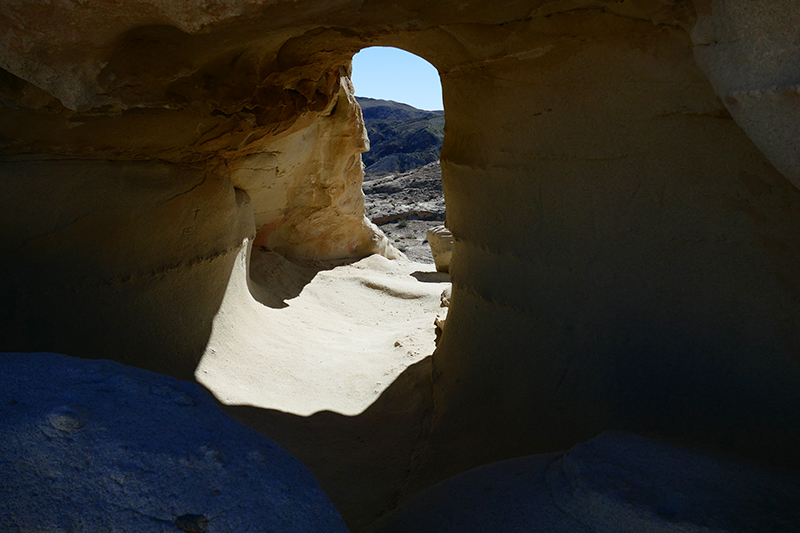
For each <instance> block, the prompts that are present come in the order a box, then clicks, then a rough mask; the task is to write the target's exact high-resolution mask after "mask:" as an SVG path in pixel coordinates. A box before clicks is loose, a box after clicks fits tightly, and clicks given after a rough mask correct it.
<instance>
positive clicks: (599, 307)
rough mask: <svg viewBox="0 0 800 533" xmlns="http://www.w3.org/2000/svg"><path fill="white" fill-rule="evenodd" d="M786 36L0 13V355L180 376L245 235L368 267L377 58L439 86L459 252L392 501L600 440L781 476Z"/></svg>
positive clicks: (358, 10) (422, 15)
mask: <svg viewBox="0 0 800 533" xmlns="http://www.w3.org/2000/svg"><path fill="white" fill-rule="evenodd" d="M798 26H800V13H798V8H797V3H796V2H794V1H793V0H770V1H769V2H745V1H742V2H739V1H723V0H694V1H689V0H625V1H611V0H569V1H566V0H563V1H562V0H529V1H517V2H507V3H500V4H498V3H497V2H489V1H488V0H476V1H472V2H463V1H456V0H443V1H441V2H435V3H432V2H427V3H421V2H415V1H414V0H399V1H396V2H390V3H387V2H381V1H377V0H375V1H356V0H336V1H334V0H329V1H323V2H320V1H316V0H297V1H294V0H293V1H288V0H275V1H273V2H267V3H264V2H256V1H252V0H226V1H224V2H217V3H207V2H206V3H202V2H200V3H197V2H186V1H182V0H159V1H155V0H121V1H120V2H115V3H102V2H101V3H87V2H77V3H76V2H70V1H67V0H53V1H52V2H49V3H41V2H36V1H34V0H22V1H18V2H5V3H2V4H1V5H0V68H2V69H3V70H2V73H0V74H2V75H0V158H1V159H2V162H0V175H1V177H0V249H2V254H3V255H2V265H3V268H4V275H3V276H2V281H0V301H2V303H3V305H2V309H0V339H2V340H0V349H2V350H5V351H41V350H47V351H57V352H61V353H68V354H75V355H80V356H84V357H108V356H109V354H113V357H114V358H116V359H118V360H120V361H122V362H125V363H128V364H132V365H136V366H141V367H145V368H148V369H151V370H156V371H159V372H163V373H169V374H172V375H175V376H180V377H191V376H192V373H193V371H194V369H195V368H196V366H197V364H198V361H199V360H200V359H201V357H202V356H203V352H204V350H205V349H206V345H207V342H208V338H209V334H210V331H211V324H212V322H213V319H214V315H215V314H216V312H217V310H218V308H219V305H220V302H221V300H222V297H223V295H224V294H225V290H226V288H227V286H228V281H229V279H230V275H231V272H232V271H234V270H233V264H234V261H235V258H236V257H237V254H239V252H240V250H241V247H242V245H243V243H246V242H248V239H250V238H256V239H257V242H258V244H259V245H261V246H264V247H268V248H273V249H275V250H280V251H281V252H282V253H284V254H286V255H288V256H292V257H295V258H297V259H309V258H316V257H321V258H325V257H328V258H329V257H334V256H337V257H341V256H347V257H351V256H352V257H357V256H359V255H361V254H366V253H371V252H375V251H379V252H380V251H384V253H386V254H387V255H391V254H392V253H393V252H392V249H391V248H389V247H387V243H386V241H385V240H383V238H382V237H381V235H380V234H379V233H378V232H376V231H375V230H374V229H373V228H371V227H370V226H369V224H368V223H367V222H365V221H364V219H363V213H362V207H361V205H362V199H361V197H360V193H359V192H358V188H359V184H358V181H359V179H360V175H361V170H360V168H361V165H360V163H359V162H358V155H357V154H358V153H359V152H360V151H361V150H363V149H364V148H365V144H364V139H363V126H361V125H360V123H359V120H360V119H359V114H358V110H357V107H355V105H354V103H353V101H352V91H351V90H350V88H349V85H348V81H347V75H348V68H349V66H348V65H349V62H350V59H351V58H352V56H353V54H354V53H356V52H357V51H358V50H359V49H361V48H364V47H367V46H373V45H384V46H397V47H401V48H403V49H405V50H408V51H410V52H413V53H415V54H418V55H420V56H421V57H423V58H425V59H427V60H428V61H430V62H431V63H432V64H433V65H434V66H435V67H436V68H437V69H438V70H439V72H440V75H441V79H442V87H443V96H444V104H445V108H446V113H447V116H446V134H445V139H444V144H443V148H442V153H441V165H442V175H443V177H442V179H443V189H444V195H445V198H446V199H447V226H448V228H449V229H450V231H451V232H452V233H453V236H454V239H455V242H454V246H453V255H452V261H451V265H450V273H451V278H452V281H453V294H452V302H451V309H450V311H449V314H448V318H447V327H446V328H445V329H444V331H443V334H442V338H441V340H440V343H439V346H438V349H437V351H436V354H435V355H434V357H433V359H432V363H431V365H432V373H431V375H432V381H431V383H430V385H431V390H432V398H433V400H432V402H433V406H434V407H433V413H432V414H431V417H430V420H429V424H428V426H429V431H425V432H422V433H420V436H419V439H420V441H421V442H420V445H419V446H418V447H417V448H415V450H416V451H415V453H414V457H413V460H412V461H410V462H409V465H410V466H409V468H408V470H409V472H410V473H409V474H408V479H407V480H404V481H403V486H404V490H405V496H404V497H407V496H409V495H411V494H413V493H415V492H417V491H418V490H420V489H421V488H424V487H426V486H429V485H431V484H433V483H434V482H437V481H439V480H441V479H444V478H445V477H447V476H450V475H452V474H456V473H459V472H462V471H464V470H466V469H468V468H471V467H474V466H477V465H480V464H484V463H487V462H489V461H496V460H501V459H505V458H510V457H515V456H522V455H530V454H536V453H543V452H550V451H554V450H563V449H568V448H570V447H572V446H573V445H575V444H576V443H578V442H583V441H586V440H587V439H590V438H592V437H593V436H595V435H597V434H598V433H600V432H602V431H604V430H606V429H609V428H616V429H624V430H630V431H633V432H645V433H648V434H652V435H656V436H661V437H665V438H670V439H677V440H680V441H686V442H691V443H700V444H702V445H703V446H707V447H710V448H712V449H717V450H720V451H723V452H725V453H733V454H740V455H745V456H749V457H756V458H759V459H763V460H766V461H770V462H772V463H775V464H779V465H783V466H793V467H800V460H799V459H798V455H797V453H796V450H797V449H798V448H800V408H798V406H800V387H798V383H800V328H798V327H797V324H798V323H800V305H799V304H798V301H799V300H798V298H800V249H798V247H797V246H796V243H797V242H800V190H798V188H797V185H798V181H797V180H798V177H797V176H798V172H799V171H798V162H797V161H798V160H797V157H796V156H797V153H796V149H797V146H798V143H797V142H796V140H797V135H798V134H797V124H798V121H797V120H795V119H794V118H793V117H794V116H795V114H794V113H795V112H796V111H797V98H796V97H797V91H796V85H797V81H798V79H800V67H799V66H798V62H797V57H798V54H799V53H800V52H799V51H798V50H800V47H799V46H798V44H797V41H796V28H797V27H798ZM237 271H238V270H237ZM240 281H241V280H240ZM241 334H242V335H245V336H246V335H247V331H246V328H242V331H241ZM427 385H428V383H426V386H427ZM426 420H427V419H426ZM426 424H427V422H426ZM353 472H354V474H353V475H354V476H357V475H359V474H358V469H357V468H354V469H353Z"/></svg>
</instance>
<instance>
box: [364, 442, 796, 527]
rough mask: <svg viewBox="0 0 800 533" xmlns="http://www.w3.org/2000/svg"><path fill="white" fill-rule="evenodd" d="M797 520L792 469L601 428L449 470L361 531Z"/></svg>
mask: <svg viewBox="0 0 800 533" xmlns="http://www.w3.org/2000/svg"><path fill="white" fill-rule="evenodd" d="M798 524H800V476H798V475H797V474H796V473H792V472H784V471H778V470H772V469H767V468H761V467H757V466H753V465H751V464H746V463H740V462H736V461H734V460H731V459H727V458H722V457H717V456H714V455H710V454H707V453H701V452H697V451H694V450H689V449H685V448H681V447H678V446H673V445H670V444H666V443H663V442H659V441H656V440H652V439H648V438H644V437H640V436H636V435H631V434H626V433H618V432H606V433H604V434H602V435H600V436H599V437H596V438H595V439H592V440H590V441H588V442H586V443H583V444H579V445H577V446H575V447H574V448H573V449H571V450H570V451H568V452H564V453H553V454H544V455H535V456H530V457H523V458H520V459H512V460H509V461H502V462H499V463H492V464H489V465H485V466H482V467H479V468H476V469H474V470H470V471H469V472H465V473H463V474H460V475H458V476H455V477H453V478H450V479H447V480H445V481H443V482H441V483H439V484H437V485H435V486H433V487H431V488H430V489H428V490H427V491H424V492H423V493H421V494H420V495H418V496H417V497H415V498H414V499H413V500H411V501H410V502H409V503H408V504H406V505H405V506H404V507H401V508H400V509H399V510H398V511H395V512H394V513H392V514H390V515H388V516H387V517H384V519H382V520H380V521H378V522H377V523H376V524H374V525H373V526H372V527H370V528H369V529H368V531H369V532H370V533H412V532H413V533H428V532H430V533H433V532H441V531H458V532H461V533H477V532H482V533H483V532H485V533H494V532H499V531H503V532H505V533H515V532H519V533H523V532H524V533H529V532H533V531H547V532H549V533H623V532H658V533H671V532H674V533H703V532H709V531H725V532H730V533H733V532H741V533H745V532H747V533H759V532H763V533H790V532H797V531H800V529H799V528H800V526H798Z"/></svg>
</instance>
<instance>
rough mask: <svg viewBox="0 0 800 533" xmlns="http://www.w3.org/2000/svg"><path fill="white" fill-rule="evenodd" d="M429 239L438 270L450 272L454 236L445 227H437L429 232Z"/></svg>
mask: <svg viewBox="0 0 800 533" xmlns="http://www.w3.org/2000/svg"><path fill="white" fill-rule="evenodd" d="M427 237H428V243H429V244H430V245H431V252H433V261H434V263H436V270H438V271H439V272H449V271H450V260H451V259H452V258H453V234H452V233H450V230H448V229H447V228H446V227H445V226H436V227H435V228H431V229H429V230H428V232H427Z"/></svg>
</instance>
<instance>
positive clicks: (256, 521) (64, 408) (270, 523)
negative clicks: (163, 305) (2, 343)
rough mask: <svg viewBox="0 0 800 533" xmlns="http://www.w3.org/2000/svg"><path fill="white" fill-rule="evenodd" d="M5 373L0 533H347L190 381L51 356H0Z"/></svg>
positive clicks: (254, 436) (289, 460)
mask: <svg viewBox="0 0 800 533" xmlns="http://www.w3.org/2000/svg"><path fill="white" fill-rule="evenodd" d="M0 376H1V377H0V379H2V386H0V391H2V392H0V463H2V464H3V467H2V468H0V524H2V529H3V530H4V531H6V530H11V531H18V532H20V533H24V532H32V531H36V532H39V531H63V532H67V531H69V532H75V533H77V532H95V531H118V532H127V531H131V532H133V531H136V532H159V533H160V532H176V533H180V532H181V531H186V532H200V531H208V532H209V533H213V532H245V531H253V532H255V531H271V532H276V533H277V532H281V533H283V532H309V531H314V532H331V533H333V532H336V533H344V532H346V531H347V529H346V528H345V526H344V525H343V522H342V521H341V517H340V516H339V513H338V511H337V510H336V509H335V508H334V507H333V504H332V503H331V502H330V500H328V498H327V497H326V496H325V494H323V492H322V490H321V489H320V487H319V485H318V484H317V481H316V480H315V479H314V477H313V476H312V475H311V473H310V472H308V470H306V468H305V467H304V466H303V465H302V464H301V463H300V462H299V461H297V460H296V459H294V458H293V457H291V456H290V455H289V454H288V453H287V452H285V451H284V450H282V449H281V448H279V447H278V446H277V445H276V444H274V443H273V442H272V441H270V440H268V439H266V438H265V437H263V436H261V435H259V434H258V433H256V432H255V431H253V430H251V429H249V428H247V427H245V426H243V425H241V424H239V423H238V422H236V421H235V420H233V419H232V418H229V417H228V416H227V415H225V414H223V413H222V411H220V410H219V409H218V408H217V407H216V405H215V404H214V402H213V401H212V399H211V398H210V397H209V396H208V395H207V394H205V393H204V392H203V391H201V390H200V389H199V388H198V387H197V386H195V385H193V384H190V383H187V382H182V381H178V380H176V379H173V378H170V377H166V376H161V375H157V374H153V373H150V372H146V371H143V370H139V369H135V368H130V367H126V366H123V365H121V364H118V363H113V362H110V361H87V360H80V359H74V358H70V357H66V356H63V355H56V354H2V355H0Z"/></svg>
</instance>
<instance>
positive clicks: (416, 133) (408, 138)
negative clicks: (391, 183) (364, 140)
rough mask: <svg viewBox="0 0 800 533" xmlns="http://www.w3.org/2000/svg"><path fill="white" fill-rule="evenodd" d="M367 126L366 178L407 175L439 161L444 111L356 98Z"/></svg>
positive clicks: (364, 156) (364, 157)
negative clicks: (377, 174)
mask: <svg viewBox="0 0 800 533" xmlns="http://www.w3.org/2000/svg"><path fill="white" fill-rule="evenodd" d="M356 99H357V100H358V103H359V105H360V106H361V110H362V113H363V115H364V123H365V124H366V126H367V134H368V135H369V140H370V146H371V148H370V151H369V152H367V153H365V154H363V156H362V158H363V161H364V166H365V167H366V168H365V172H366V173H367V174H375V173H383V172H406V171H408V170H411V169H413V168H416V167H419V166H421V165H424V164H426V163H431V162H433V161H436V160H438V159H439V152H440V151H441V150H442V140H443V139H444V111H424V110H421V109H417V108H415V107H412V106H410V105H407V104H401V103H398V102H393V101H390V100H376V99H373V98H364V97H357V98H356Z"/></svg>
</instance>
